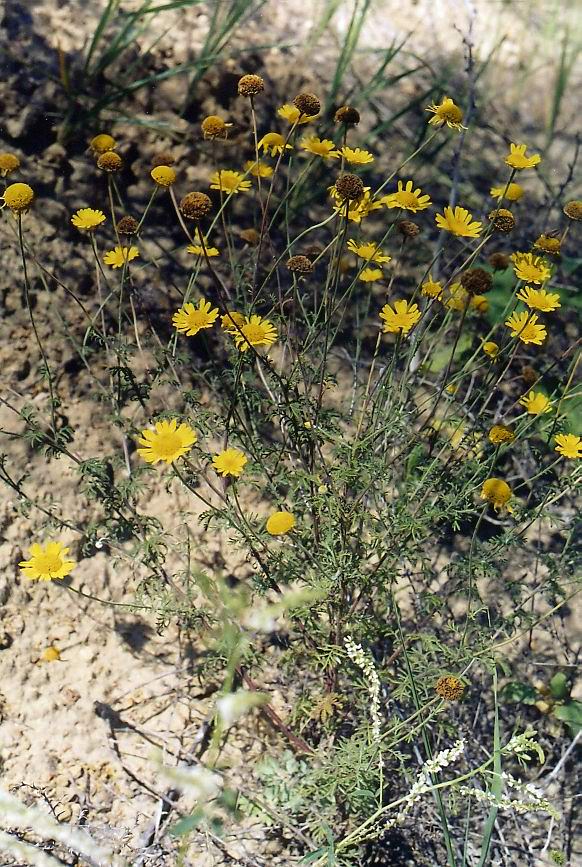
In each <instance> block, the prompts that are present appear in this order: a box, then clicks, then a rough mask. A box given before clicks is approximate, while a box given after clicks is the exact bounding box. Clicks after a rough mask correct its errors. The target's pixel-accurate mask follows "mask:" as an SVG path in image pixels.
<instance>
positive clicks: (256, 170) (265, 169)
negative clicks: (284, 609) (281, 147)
mask: <svg viewBox="0 0 582 867" xmlns="http://www.w3.org/2000/svg"><path fill="white" fill-rule="evenodd" d="M245 172H250V173H251V175H252V176H253V177H254V178H270V177H271V176H272V174H273V167H272V166H268V165H267V164H266V163H262V162H261V161H260V160H259V161H258V162H256V161H255V160H247V161H246V163H245Z"/></svg>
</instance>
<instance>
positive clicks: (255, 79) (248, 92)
mask: <svg viewBox="0 0 582 867" xmlns="http://www.w3.org/2000/svg"><path fill="white" fill-rule="evenodd" d="M264 89H265V82H264V80H263V79H262V78H261V76H260V75H243V76H242V78H239V80H238V92H239V94H240V96H256V95H257V93H262V92H263V90H264Z"/></svg>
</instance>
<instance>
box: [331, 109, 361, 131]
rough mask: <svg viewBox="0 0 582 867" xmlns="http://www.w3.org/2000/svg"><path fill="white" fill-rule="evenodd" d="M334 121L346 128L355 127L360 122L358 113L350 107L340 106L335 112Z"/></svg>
mask: <svg viewBox="0 0 582 867" xmlns="http://www.w3.org/2000/svg"><path fill="white" fill-rule="evenodd" d="M334 120H335V122H336V123H343V124H345V125H346V126H356V125H357V124H358V123H359V122H360V112H359V111H358V110H357V109H355V108H352V106H351V105H342V106H340V108H338V110H337V111H336V113H335V116H334Z"/></svg>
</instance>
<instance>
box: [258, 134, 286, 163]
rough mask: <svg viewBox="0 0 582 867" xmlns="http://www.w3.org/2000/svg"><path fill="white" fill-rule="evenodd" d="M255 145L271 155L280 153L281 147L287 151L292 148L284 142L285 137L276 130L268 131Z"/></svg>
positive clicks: (281, 151)
mask: <svg viewBox="0 0 582 867" xmlns="http://www.w3.org/2000/svg"><path fill="white" fill-rule="evenodd" d="M257 147H259V148H262V149H263V153H264V154H267V153H268V154H271V156H272V157H276V156H277V155H278V154H282V153H283V148H285V150H288V151H290V150H293V148H292V147H291V145H290V144H285V139H284V138H283V136H282V135H281V134H280V133H278V132H268V133H267V134H266V135H264V136H263V137H262V139H261V140H260V142H258V145H257Z"/></svg>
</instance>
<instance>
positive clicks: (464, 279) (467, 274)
mask: <svg viewBox="0 0 582 867" xmlns="http://www.w3.org/2000/svg"><path fill="white" fill-rule="evenodd" d="M492 285H493V278H492V276H491V274H490V273H489V271H486V270H485V269H484V268H469V269H468V270H467V271H463V273H462V274H461V286H462V287H463V289H466V290H467V292H468V293H469V294H470V295H483V294H484V293H485V292H489V290H490V289H491V286H492Z"/></svg>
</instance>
